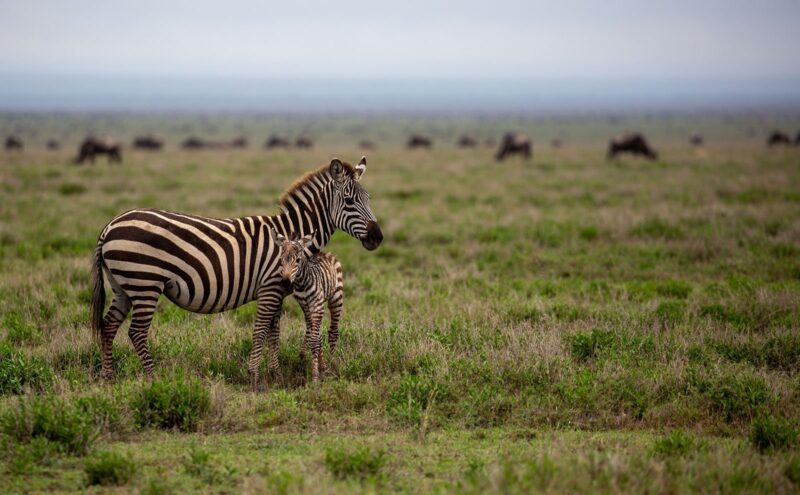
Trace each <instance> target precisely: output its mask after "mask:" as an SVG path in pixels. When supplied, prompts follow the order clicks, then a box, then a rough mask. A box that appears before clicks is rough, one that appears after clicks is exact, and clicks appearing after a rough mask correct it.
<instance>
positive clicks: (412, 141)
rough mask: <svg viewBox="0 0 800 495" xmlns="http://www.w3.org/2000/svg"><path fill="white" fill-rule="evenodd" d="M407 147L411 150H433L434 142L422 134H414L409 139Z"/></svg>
mask: <svg viewBox="0 0 800 495" xmlns="http://www.w3.org/2000/svg"><path fill="white" fill-rule="evenodd" d="M406 146H407V147H408V149H411V150H413V149H416V148H425V149H431V148H432V147H433V141H432V140H431V138H429V137H428V136H423V135H422V134H412V135H411V136H409V137H408V142H406Z"/></svg>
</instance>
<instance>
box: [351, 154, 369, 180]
mask: <svg viewBox="0 0 800 495" xmlns="http://www.w3.org/2000/svg"><path fill="white" fill-rule="evenodd" d="M366 171H367V157H366V156H362V157H361V160H359V161H358V165H356V172H355V174H354V175H353V178H354V179H355V180H361V176H362V175H364V172H366Z"/></svg>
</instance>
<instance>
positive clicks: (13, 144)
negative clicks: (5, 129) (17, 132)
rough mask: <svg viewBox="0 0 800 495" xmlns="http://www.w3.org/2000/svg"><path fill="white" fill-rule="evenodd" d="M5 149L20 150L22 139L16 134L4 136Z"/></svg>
mask: <svg viewBox="0 0 800 495" xmlns="http://www.w3.org/2000/svg"><path fill="white" fill-rule="evenodd" d="M6 151H22V139H20V138H18V137H17V136H8V137H7V138H6Z"/></svg>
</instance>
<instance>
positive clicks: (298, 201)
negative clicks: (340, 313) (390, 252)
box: [91, 157, 383, 387]
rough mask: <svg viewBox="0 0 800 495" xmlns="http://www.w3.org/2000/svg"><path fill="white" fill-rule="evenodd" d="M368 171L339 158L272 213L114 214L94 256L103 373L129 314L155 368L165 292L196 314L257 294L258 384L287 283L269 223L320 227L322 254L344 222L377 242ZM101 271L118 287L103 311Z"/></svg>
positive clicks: (300, 230)
mask: <svg viewBox="0 0 800 495" xmlns="http://www.w3.org/2000/svg"><path fill="white" fill-rule="evenodd" d="M365 170H366V158H363V157H362V159H361V161H360V162H359V164H358V165H357V166H356V167H353V166H351V165H349V164H347V163H343V162H341V161H340V160H338V159H336V158H334V159H333V160H332V161H331V163H330V165H329V166H326V167H323V168H321V169H319V170H317V171H314V172H310V173H308V174H306V175H304V176H303V177H301V178H300V179H299V180H298V181H297V182H295V184H294V185H293V186H292V187H290V188H289V190H288V191H287V192H286V193H284V195H283V196H282V197H281V202H280V203H281V211H280V213H278V214H277V215H273V216H250V217H243V218H234V219H216V218H207V217H200V216H194V215H186V214H181V213H174V212H168V211H164V210H151V209H137V210H131V211H128V212H126V213H123V214H122V215H120V216H118V217H116V218H114V219H113V220H111V222H109V223H108V225H106V227H105V228H104V229H103V231H102V233H101V235H100V238H99V239H98V241H97V247H96V249H95V257H94V263H93V280H94V285H95V287H94V292H93V295H92V308H91V311H92V328H93V329H94V331H95V334H96V335H97V337H98V339H99V342H100V347H101V357H102V370H101V376H102V377H104V378H111V377H113V375H114V370H113V366H112V360H111V346H112V342H113V340H114V337H115V335H116V333H117V330H118V329H119V326H120V324H121V323H122V322H123V320H124V319H125V318H126V316H127V315H128V313H130V314H131V325H130V328H129V330H128V335H129V337H130V339H131V342H132V343H133V346H134V348H135V350H136V352H137V354H138V355H139V358H140V360H141V362H142V366H143V368H144V370H145V372H146V373H147V374H148V375H150V374H152V373H153V362H152V358H151V356H150V352H149V350H148V346H147V334H148V330H149V327H150V323H151V321H152V318H153V312H154V310H155V307H156V303H157V301H158V298H159V297H160V295H161V294H164V295H165V296H166V297H167V298H169V299H170V300H171V301H172V302H173V303H175V304H176V305H178V306H180V307H181V308H184V309H186V310H189V311H194V312H197V313H215V312H219V311H225V310H228V309H233V308H236V307H239V306H241V305H242V304H246V303H248V302H251V301H257V304H258V310H257V312H256V322H255V327H254V330H253V349H252V352H251V354H250V360H249V365H248V370H249V372H250V379H251V385H252V386H253V387H257V385H258V368H259V365H260V362H261V350H262V347H263V343H264V340H265V338H266V340H267V344H268V347H269V368H270V370H272V371H274V372H277V371H278V363H277V354H278V332H277V320H278V317H279V313H280V307H281V303H282V301H283V297H284V296H285V294H286V287H285V286H284V285H283V284H282V283H281V277H280V274H279V260H278V252H279V250H278V248H277V246H276V245H275V242H274V240H273V239H272V236H271V235H270V231H271V230H275V231H277V232H280V233H282V234H283V235H286V236H290V235H292V234H300V235H305V234H308V233H312V232H313V233H314V234H313V237H312V239H311V242H310V243H309V244H308V251H309V253H310V254H313V253H317V252H319V250H320V249H322V247H324V246H325V245H326V244H327V243H328V241H329V240H330V238H331V236H332V235H333V233H334V232H335V231H336V229H342V230H344V231H345V232H347V233H348V234H349V235H351V236H353V237H355V238H357V239H359V240H360V241H361V243H362V245H363V246H364V247H365V248H366V249H368V250H372V249H376V248H377V247H378V246H379V245H380V244H381V242H382V240H383V235H382V233H381V230H380V227H379V226H378V223H377V221H376V219H375V216H374V214H373V213H372V210H371V209H370V207H369V195H368V194H367V192H366V191H365V190H364V189H363V187H362V186H361V185H360V182H359V181H360V179H361V176H362V174H363V172H364V171H365ZM103 273H105V275H106V277H107V278H108V281H109V284H110V286H111V290H112V292H113V294H114V299H113V301H112V303H111V307H110V308H109V310H108V312H107V313H106V314H105V316H103V310H104V305H105V289H104V280H103Z"/></svg>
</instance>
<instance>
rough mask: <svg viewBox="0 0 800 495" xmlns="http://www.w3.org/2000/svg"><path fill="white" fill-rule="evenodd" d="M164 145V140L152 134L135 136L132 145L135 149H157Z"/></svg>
mask: <svg viewBox="0 0 800 495" xmlns="http://www.w3.org/2000/svg"><path fill="white" fill-rule="evenodd" d="M163 146H164V141H162V140H161V139H159V138H157V137H156V136H153V135H148V136H137V137H136V139H134V140H133V147H134V149H137V150H149V151H158V150H160V149H161V148H162V147H163Z"/></svg>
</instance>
